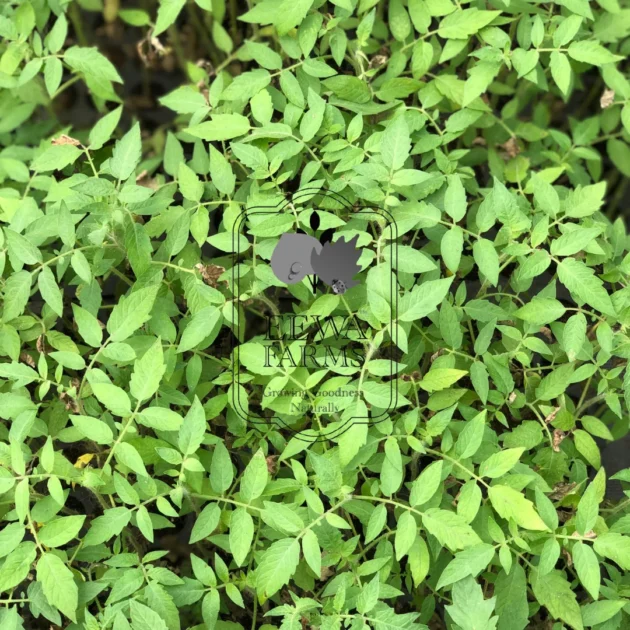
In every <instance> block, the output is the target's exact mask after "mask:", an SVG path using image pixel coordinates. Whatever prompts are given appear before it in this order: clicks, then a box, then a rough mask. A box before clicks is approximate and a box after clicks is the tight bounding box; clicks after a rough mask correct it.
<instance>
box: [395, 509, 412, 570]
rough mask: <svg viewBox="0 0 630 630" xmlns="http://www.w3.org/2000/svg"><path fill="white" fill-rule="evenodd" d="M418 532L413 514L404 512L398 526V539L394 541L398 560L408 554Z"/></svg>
mask: <svg viewBox="0 0 630 630" xmlns="http://www.w3.org/2000/svg"><path fill="white" fill-rule="evenodd" d="M417 532H418V526H417V524H416V519H415V518H414V516H413V514H412V513H411V512H403V513H402V514H401V515H400V517H399V519H398V523H397V524H396V537H395V539H394V549H395V550H396V560H400V559H401V558H402V557H403V556H405V555H406V554H407V552H408V551H409V549H410V548H411V545H412V544H413V541H414V540H415V539H416V535H417Z"/></svg>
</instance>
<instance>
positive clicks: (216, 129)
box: [185, 114, 249, 141]
mask: <svg viewBox="0 0 630 630" xmlns="http://www.w3.org/2000/svg"><path fill="white" fill-rule="evenodd" d="M185 131H186V133H188V134H190V135H191V136H194V137H195V138H201V139H202V140H206V141H217V140H231V139H232V138H236V137H238V136H242V135H244V134H246V133H247V132H248V131H249V121H248V120H247V118H245V116H241V115H240V114H214V115H213V116H212V118H211V120H209V121H206V122H203V123H200V124H198V125H194V126H193V127H189V128H188V129H186V130H185Z"/></svg>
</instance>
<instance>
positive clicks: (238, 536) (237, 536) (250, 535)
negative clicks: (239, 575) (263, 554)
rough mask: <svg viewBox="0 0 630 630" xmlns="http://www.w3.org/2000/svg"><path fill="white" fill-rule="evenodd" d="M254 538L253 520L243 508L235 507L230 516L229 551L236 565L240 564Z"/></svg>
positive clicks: (243, 560)
mask: <svg viewBox="0 0 630 630" xmlns="http://www.w3.org/2000/svg"><path fill="white" fill-rule="evenodd" d="M253 539H254V520H253V519H252V517H251V516H250V514H249V513H248V512H247V510H246V509H244V508H241V507H239V508H236V510H234V511H233V512H232V516H231V517H230V551H231V552H232V555H233V556H234V562H236V566H241V565H242V564H243V563H244V562H245V559H246V558H247V555H248V554H249V550H250V548H251V545H252V540H253Z"/></svg>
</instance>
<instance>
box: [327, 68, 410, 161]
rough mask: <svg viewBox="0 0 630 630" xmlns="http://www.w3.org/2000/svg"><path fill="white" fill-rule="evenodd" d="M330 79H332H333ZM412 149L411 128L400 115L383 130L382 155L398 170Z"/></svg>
mask: <svg viewBox="0 0 630 630" xmlns="http://www.w3.org/2000/svg"><path fill="white" fill-rule="evenodd" d="M335 78H336V77H335ZM328 80H329V81H331V80H332V79H328ZM341 98H343V97H341ZM346 100H350V99H346ZM410 151H411V140H410V138H409V128H408V127H407V123H406V121H405V118H404V117H403V116H399V117H398V118H395V119H394V120H393V121H391V122H390V123H389V125H387V128H386V129H385V131H384V132H383V136H382V139H381V157H382V159H383V163H384V164H385V166H387V167H388V168H389V169H390V170H391V171H396V170H398V169H399V168H402V166H403V164H404V163H405V161H406V160H407V157H408V156H409V152H410Z"/></svg>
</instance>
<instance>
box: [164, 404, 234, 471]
mask: <svg viewBox="0 0 630 630" xmlns="http://www.w3.org/2000/svg"><path fill="white" fill-rule="evenodd" d="M206 428H207V425H206V415H205V413H204V410H203V407H202V406H201V402H199V398H197V397H196V396H195V399H194V401H193V404H192V405H191V406H190V409H189V410H188V413H187V414H186V416H185V417H184V422H183V423H182V425H181V427H180V429H179V435H178V440H177V443H178V445H179V450H180V451H181V452H182V453H183V454H184V455H191V454H192V453H194V452H195V451H196V450H197V449H198V448H199V447H200V446H201V443H202V442H203V438H204V435H205V433H206ZM230 467H231V464H230Z"/></svg>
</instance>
